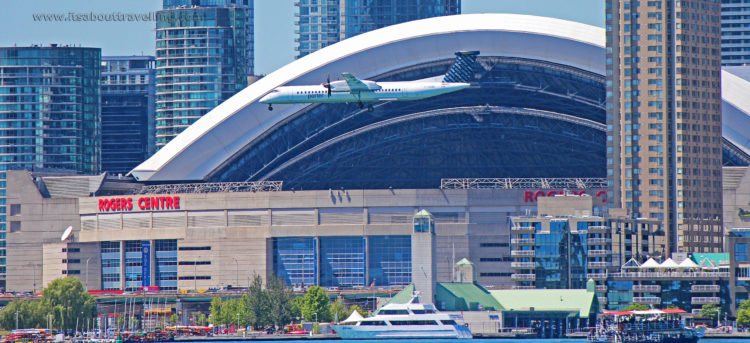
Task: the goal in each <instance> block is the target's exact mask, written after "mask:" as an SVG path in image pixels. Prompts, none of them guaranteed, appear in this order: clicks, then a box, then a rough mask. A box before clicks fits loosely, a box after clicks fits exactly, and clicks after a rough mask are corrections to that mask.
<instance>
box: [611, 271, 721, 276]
mask: <svg viewBox="0 0 750 343" xmlns="http://www.w3.org/2000/svg"><path fill="white" fill-rule="evenodd" d="M609 275H610V276H611V277H614V278H634V277H637V278H728V277H729V272H688V271H673V272H619V273H611V274H609Z"/></svg>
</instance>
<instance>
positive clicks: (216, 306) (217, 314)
mask: <svg viewBox="0 0 750 343" xmlns="http://www.w3.org/2000/svg"><path fill="white" fill-rule="evenodd" d="M223 303H224V301H222V300H221V298H219V297H214V298H213V299H211V305H209V306H208V310H209V311H210V312H211V323H212V324H214V325H217V324H222V319H223V318H222V316H221V310H222V307H223Z"/></svg>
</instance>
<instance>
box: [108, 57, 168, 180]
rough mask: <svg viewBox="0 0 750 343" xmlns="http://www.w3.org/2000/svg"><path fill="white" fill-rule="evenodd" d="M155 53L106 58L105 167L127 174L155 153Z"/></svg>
mask: <svg viewBox="0 0 750 343" xmlns="http://www.w3.org/2000/svg"><path fill="white" fill-rule="evenodd" d="M155 64H156V63H155V59H154V57H153V56H109V57H102V170H103V171H106V172H110V173H113V174H117V173H121V174H126V173H128V172H129V171H130V170H131V169H133V168H134V167H136V166H137V165H138V164H140V163H141V162H143V161H145V160H146V159H147V158H148V157H149V156H151V154H153V153H154V152H155V144H154V138H155V133H154V123H155V122H154V119H155V96H156V69H155Z"/></svg>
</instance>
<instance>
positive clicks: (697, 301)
mask: <svg viewBox="0 0 750 343" xmlns="http://www.w3.org/2000/svg"><path fill="white" fill-rule="evenodd" d="M690 303H691V304H693V305H705V304H720V303H721V298H719V297H692V298H690Z"/></svg>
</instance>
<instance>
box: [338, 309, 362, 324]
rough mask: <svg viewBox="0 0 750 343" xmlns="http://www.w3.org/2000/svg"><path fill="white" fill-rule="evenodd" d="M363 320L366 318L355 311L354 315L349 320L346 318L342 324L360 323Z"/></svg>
mask: <svg viewBox="0 0 750 343" xmlns="http://www.w3.org/2000/svg"><path fill="white" fill-rule="evenodd" d="M362 319H365V317H362V315H361V314H359V312H357V311H353V312H352V314H350V315H349V318H346V320H344V321H343V322H342V323H352V322H358V321H360V320H362Z"/></svg>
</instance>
